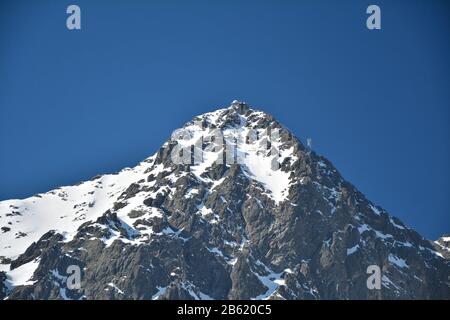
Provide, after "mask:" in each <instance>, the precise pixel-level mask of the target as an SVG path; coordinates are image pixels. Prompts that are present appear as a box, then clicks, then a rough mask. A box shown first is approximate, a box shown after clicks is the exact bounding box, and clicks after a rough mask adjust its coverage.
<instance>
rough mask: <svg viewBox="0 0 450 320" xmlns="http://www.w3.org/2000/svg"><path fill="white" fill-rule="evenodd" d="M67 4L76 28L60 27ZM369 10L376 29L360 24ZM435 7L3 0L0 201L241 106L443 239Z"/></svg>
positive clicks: (443, 146)
mask: <svg viewBox="0 0 450 320" xmlns="http://www.w3.org/2000/svg"><path fill="white" fill-rule="evenodd" d="M73 3H75V4H78V5H79V6H80V7H81V10H82V30H81V31H69V30H67V29H66V24H65V20H66V13H65V11H66V7H67V6H68V5H69V4H73ZM369 4H378V5H379V6H380V7H381V10H382V30H381V31H369V30H367V28H366V27H365V21H366V17H367V15H366V14H365V10H366V8H367V6H368V5H369ZM449 7H450V6H449V4H448V3H447V2H446V1H429V0H422V1H415V0H410V1H400V0H398V1H380V0H376V1H317V0H316V1H287V0H286V1H250V0H247V1H245V0H241V1H233V0H229V1H219V0H217V1H167V0H164V1H162V0H161V1H141V2H139V1H125V0H124V1H106V0H105V1H93V0H89V1H84V0H83V1H82V0H73V1H70V2H69V1H43V0H41V1H16V0H15V1H1V2H0V199H9V198H23V197H27V196H30V195H32V194H35V193H38V192H45V191H48V190H49V189H51V188H55V187H58V186H61V185H69V184H74V183H76V182H78V181H80V180H86V179H89V178H90V177H92V176H94V175H96V174H99V173H109V172H115V171H118V170H119V169H121V168H123V167H125V166H134V165H135V164H136V163H137V162H139V161H140V160H142V159H144V158H146V157H147V156H149V155H151V154H153V153H154V152H155V151H157V149H158V148H159V146H160V145H161V144H162V143H163V142H164V141H165V140H166V139H167V138H168V137H169V136H170V134H171V132H172V131H173V130H174V129H175V128H177V127H179V126H181V125H182V124H183V123H184V122H186V121H188V120H190V119H191V118H192V117H193V116H194V115H196V114H200V113H203V112H206V111H210V110H212V109H215V108H218V107H224V106H227V105H228V104H229V103H230V102H231V101H232V100H234V99H238V100H243V101H246V102H248V103H249V104H250V105H252V106H254V107H255V108H260V109H262V110H264V111H266V112H268V113H271V114H273V115H274V116H275V117H276V118H277V119H278V120H279V121H280V122H282V123H283V124H285V125H286V126H287V127H288V128H289V129H290V130H292V131H293V132H294V133H295V134H296V135H297V136H298V137H299V138H301V139H303V140H305V139H306V138H307V137H311V138H312V139H313V144H314V149H315V150H316V151H317V152H318V153H319V154H322V155H324V156H325V157H327V158H328V159H330V160H331V161H332V162H333V163H334V164H335V166H336V167H337V168H338V169H339V170H340V172H341V173H342V174H343V175H344V177H345V178H346V179H348V180H349V181H351V182H352V183H353V184H355V185H356V186H357V187H358V188H359V189H360V190H361V191H362V192H363V193H365V194H366V196H367V197H368V198H369V199H371V200H373V201H374V202H375V203H377V204H379V205H381V206H383V207H384V208H386V209H387V210H388V211H389V212H390V213H391V214H393V215H395V216H398V217H400V218H401V219H402V220H403V221H404V222H405V223H406V224H407V225H409V226H411V227H413V228H415V229H416V230H418V231H419V232H421V233H422V234H423V235H424V236H426V237H429V238H436V237H437V236H439V235H440V234H442V233H444V232H450V216H449V215H450V210H449V204H450V200H449V189H450V188H449V185H450V182H449V181H450V179H449V178H450V172H449V171H450V169H449V163H450V161H449V160H450V152H449V141H448V139H449V137H450V132H449V131H450V129H449V120H450V114H449V112H450V111H449V108H450V93H449V88H450V81H449V80H450V63H449V57H450V42H449V39H450V19H449V18H450V10H449Z"/></svg>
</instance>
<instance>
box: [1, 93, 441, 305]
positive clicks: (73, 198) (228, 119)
mask: <svg viewBox="0 0 450 320" xmlns="http://www.w3.org/2000/svg"><path fill="white" fill-rule="evenodd" d="M0 226H1V227H2V228H1V233H0V298H1V294H2V292H5V294H6V295H7V297H8V299H14V298H20V299H25V298H35V299H188V298H193V299H228V298H229V299H352V298H354V299H381V298H384V299H398V298H448V296H449V295H450V289H449V286H448V284H447V276H448V273H449V266H448V264H447V260H445V258H444V257H445V256H444V255H443V254H441V253H439V250H441V249H442V246H443V245H444V242H440V243H439V248H441V249H438V248H435V247H433V246H434V244H433V243H432V242H431V241H428V240H426V239H424V238H423V237H421V236H420V235H419V234H418V233H417V232H415V231H414V230H412V229H410V228H408V227H406V226H405V225H404V224H403V223H402V222H401V221H400V220H399V219H397V218H395V217H392V216H390V215H389V214H388V213H387V212H386V211H385V210H384V209H382V208H381V207H378V206H376V205H374V204H373V203H372V202H370V201H369V200H368V199H366V197H365V196H364V195H363V194H362V193H361V192H359V191H358V190H357V189H356V188H355V187H354V186H353V185H352V184H351V183H349V182H347V181H346V180H345V179H344V178H343V177H342V176H341V175H340V174H339V172H338V171H337V169H336V168H334V166H333V165H332V164H331V162H330V161H328V160H327V159H325V158H323V157H321V156H318V155H317V154H315V153H314V152H310V151H309V150H306V149H305V148H303V146H302V145H301V143H300V142H299V140H298V139H297V138H295V136H293V135H292V133H290V132H289V131H288V130H287V129H286V128H284V127H283V126H282V125H281V124H279V123H278V122H277V121H276V120H275V119H274V118H273V117H272V116H270V115H268V114H266V113H264V112H262V111H256V110H253V109H251V108H250V107H249V106H248V105H247V104H245V103H243V102H239V101H233V103H232V104H231V105H230V106H229V107H227V108H224V109H219V110H216V111H213V112H209V113H205V114H202V115H200V116H197V117H195V118H194V119H193V120H192V121H190V122H188V123H186V124H185V125H184V126H183V127H182V128H180V129H178V130H176V131H175V132H174V134H173V135H172V137H171V139H170V140H168V141H167V142H166V143H164V144H163V146H162V147H161V148H160V149H159V151H158V152H157V153H156V154H154V155H153V156H151V157H150V158H148V159H146V160H145V161H143V162H141V163H140V164H139V165H137V166H136V167H134V168H127V169H124V170H122V171H120V172H119V173H117V174H114V175H103V176H100V177H97V178H95V179H93V180H91V181H86V182H83V183H81V184H79V185H76V186H68V187H61V188H58V189H56V190H52V191H49V192H47V193H45V194H40V195H36V196H34V197H30V198H28V199H24V200H8V201H2V202H0ZM51 230H52V231H51ZM444 240H445V241H447V240H446V239H444ZM435 245H437V244H435ZM69 265H75V266H79V267H80V269H81V270H83V280H82V284H81V289H79V290H76V289H70V288H68V287H67V284H66V283H65V282H64V279H65V277H66V276H65V275H66V269H67V266H69ZM371 266H376V267H378V268H379V269H380V270H382V271H383V274H382V278H381V279H380V281H381V289H380V290H371V289H369V288H368V287H367V285H366V283H367V270H368V269H367V268H368V267H371ZM2 271H3V272H2ZM130 272H132V274H133V277H129V275H130ZM5 288H6V289H5Z"/></svg>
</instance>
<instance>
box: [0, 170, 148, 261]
mask: <svg viewBox="0 0 450 320" xmlns="http://www.w3.org/2000/svg"><path fill="white" fill-rule="evenodd" d="M147 167H148V163H147V162H142V163H141V164H139V165H138V166H136V167H135V168H133V169H129V168H127V169H124V170H122V171H120V172H119V173H117V174H109V175H104V176H100V177H98V178H96V179H93V180H91V181H86V182H83V183H81V184H79V185H76V186H67V187H61V188H58V189H55V190H52V191H50V192H47V193H44V194H38V195H35V196H33V197H30V198H27V199H23V200H6V201H2V202H0V225H1V226H2V231H1V232H0V256H3V257H5V258H9V259H15V258H17V256H18V255H20V254H21V253H23V252H24V251H25V250H26V249H27V248H28V247H29V246H30V245H31V244H32V243H33V242H35V241H37V240H39V238H40V237H41V236H42V235H43V234H45V233H46V232H48V231H50V230H56V231H57V232H59V233H61V234H63V235H64V236H65V240H67V241H69V240H71V238H72V236H73V235H74V234H75V232H76V230H77V229H78V227H79V226H80V225H81V224H83V223H84V222H86V221H90V220H95V219H97V218H98V217H100V216H101V215H102V214H103V213H105V211H106V210H108V209H110V208H111V207H112V206H113V203H114V202H115V201H116V200H117V198H118V197H119V195H120V194H121V193H122V192H123V191H124V190H125V189H126V188H127V187H128V186H129V185H130V184H131V183H133V182H137V181H138V180H141V179H144V177H145V175H144V171H145V169H146V168H147Z"/></svg>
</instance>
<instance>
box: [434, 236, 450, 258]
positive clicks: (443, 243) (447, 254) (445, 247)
mask: <svg viewBox="0 0 450 320" xmlns="http://www.w3.org/2000/svg"><path fill="white" fill-rule="evenodd" d="M434 247H435V249H436V251H438V252H440V253H441V254H442V256H444V258H445V259H450V234H446V235H444V236H442V237H440V238H439V239H438V240H436V241H435V242H434Z"/></svg>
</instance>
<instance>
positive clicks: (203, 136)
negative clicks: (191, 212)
mask: <svg viewBox="0 0 450 320" xmlns="http://www.w3.org/2000/svg"><path fill="white" fill-rule="evenodd" d="M281 135H282V128H281V126H279V125H278V124H277V123H276V121H274V119H273V118H272V117H271V116H269V115H267V114H266V113H264V112H261V111H255V110H253V109H250V108H249V107H248V106H247V105H246V104H245V103H243V102H239V101H236V100H235V101H233V102H232V104H231V106H230V107H229V108H226V109H219V110H217V111H214V112H209V113H206V114H203V115H200V116H198V117H196V118H194V120H193V121H191V122H189V123H187V124H186V125H185V126H184V127H182V128H180V129H177V130H175V131H174V132H173V134H172V136H171V142H172V143H174V144H175V145H174V147H173V148H172V150H171V154H170V156H171V160H172V162H173V163H174V164H185V165H190V166H191V171H192V172H194V173H195V174H196V176H197V177H198V178H199V179H202V177H201V176H202V174H203V173H204V172H205V171H206V170H207V169H208V168H210V167H212V166H213V165H217V164H225V165H233V164H239V165H241V167H242V168H243V169H244V172H245V173H246V174H247V175H248V176H249V177H250V178H252V179H253V180H256V181H259V182H260V183H262V184H263V185H264V186H265V187H266V188H267V189H268V190H269V191H270V194H271V196H272V198H273V199H274V201H276V202H277V203H279V202H281V201H283V200H284V199H285V197H286V193H287V190H288V188H289V185H290V184H291V182H292V181H290V179H289V173H288V172H286V171H283V170H282V169H281V164H282V163H283V162H284V161H285V160H287V159H288V160H289V163H290V164H293V163H294V162H295V161H297V160H298V157H297V156H296V155H295V148H294V146H293V144H292V140H293V138H292V136H289V137H288V138H287V139H282V137H281Z"/></svg>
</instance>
